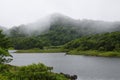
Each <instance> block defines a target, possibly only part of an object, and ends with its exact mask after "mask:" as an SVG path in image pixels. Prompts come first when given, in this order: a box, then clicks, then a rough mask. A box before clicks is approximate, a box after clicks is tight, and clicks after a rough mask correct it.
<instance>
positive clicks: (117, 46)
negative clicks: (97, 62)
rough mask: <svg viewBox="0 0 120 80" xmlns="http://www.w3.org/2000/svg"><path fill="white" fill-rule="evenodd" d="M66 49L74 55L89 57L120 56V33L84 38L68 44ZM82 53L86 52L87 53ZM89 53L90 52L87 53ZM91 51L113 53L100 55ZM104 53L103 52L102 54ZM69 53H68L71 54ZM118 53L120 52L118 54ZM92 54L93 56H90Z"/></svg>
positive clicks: (65, 46)
mask: <svg viewBox="0 0 120 80" xmlns="http://www.w3.org/2000/svg"><path fill="white" fill-rule="evenodd" d="M64 48H65V49H68V51H69V52H70V51H71V52H70V53H72V54H83V55H84V54H85V55H86V54H87V55H96V56H102V55H104V56H120V54H119V51H120V32H111V33H104V34H96V35H90V36H86V37H82V38H79V39H76V40H73V41H71V42H68V43H67V44H65V45H64ZM82 51H86V52H85V53H84V52H82ZM87 51H88V52H87ZM89 51H98V52H100V53H105V52H111V51H112V53H107V55H105V54H100V55H99V53H97V52H89ZM101 51H102V52H101ZM69 52H68V53H69ZM116 52H118V53H117V54H116ZM88 53H92V54H88Z"/></svg>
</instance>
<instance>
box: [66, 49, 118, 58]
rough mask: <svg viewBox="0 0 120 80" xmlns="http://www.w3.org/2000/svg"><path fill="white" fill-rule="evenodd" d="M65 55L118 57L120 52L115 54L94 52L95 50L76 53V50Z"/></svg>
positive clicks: (112, 52) (111, 52)
mask: <svg viewBox="0 0 120 80" xmlns="http://www.w3.org/2000/svg"><path fill="white" fill-rule="evenodd" d="M67 54H70V55H85V56H97V57H120V52H116V51H95V50H87V51H77V50H71V51H69V52H67Z"/></svg>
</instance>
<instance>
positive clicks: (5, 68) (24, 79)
mask: <svg viewBox="0 0 120 80" xmlns="http://www.w3.org/2000/svg"><path fill="white" fill-rule="evenodd" d="M0 69H2V70H0V79H2V80H68V79H67V78H65V77H64V75H61V74H57V73H53V72H51V70H52V67H47V66H45V65H43V64H41V63H39V64H32V65H28V66H22V67H16V66H11V65H2V66H0Z"/></svg>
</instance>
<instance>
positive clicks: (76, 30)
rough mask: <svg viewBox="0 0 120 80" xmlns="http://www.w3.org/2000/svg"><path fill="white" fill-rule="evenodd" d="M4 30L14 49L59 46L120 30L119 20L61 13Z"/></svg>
mask: <svg viewBox="0 0 120 80" xmlns="http://www.w3.org/2000/svg"><path fill="white" fill-rule="evenodd" d="M6 31H7V33H6V34H7V35H8V36H9V37H10V38H11V41H12V43H13V46H14V48H15V49H30V48H42V47H44V46H59V45H63V44H65V43H67V42H69V41H71V40H74V39H77V38H80V37H82V36H86V35H92V34H98V33H106V32H114V31H120V22H104V21H94V20H75V19H72V18H70V17H68V16H65V15H62V14H52V15H50V16H48V17H46V18H44V19H41V20H38V21H37V22H34V23H30V24H26V25H20V26H16V27H13V28H11V29H8V30H6ZM31 39H32V40H31ZM26 41H27V42H26ZM33 43H34V44H33ZM27 46H28V47H27Z"/></svg>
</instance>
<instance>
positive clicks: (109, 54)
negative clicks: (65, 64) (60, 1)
mask: <svg viewBox="0 0 120 80" xmlns="http://www.w3.org/2000/svg"><path fill="white" fill-rule="evenodd" d="M61 52H65V53H66V55H84V56H96V57H120V52H118V51H96V50H88V51H77V50H71V51H68V50H64V49H44V50H43V49H29V50H17V51H16V52H15V53H61Z"/></svg>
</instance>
